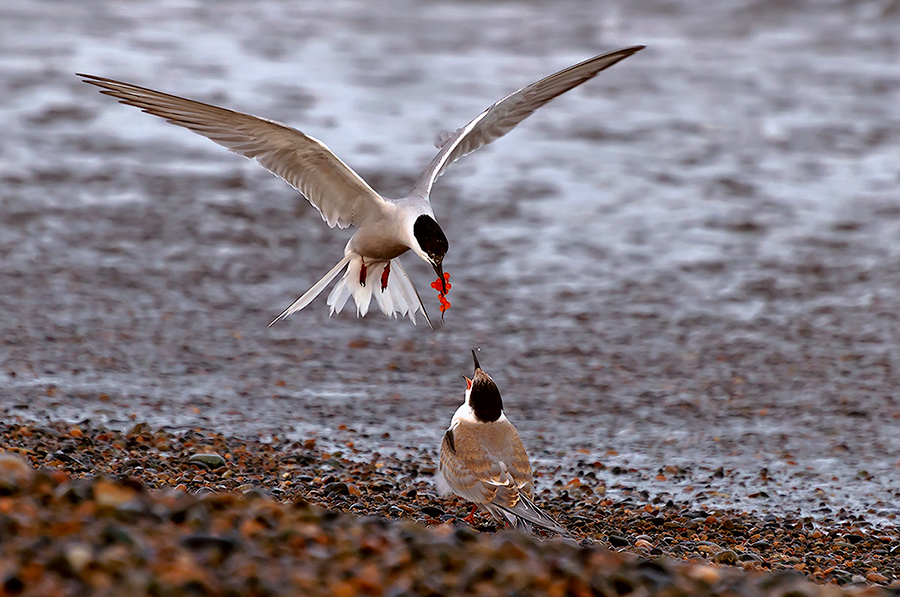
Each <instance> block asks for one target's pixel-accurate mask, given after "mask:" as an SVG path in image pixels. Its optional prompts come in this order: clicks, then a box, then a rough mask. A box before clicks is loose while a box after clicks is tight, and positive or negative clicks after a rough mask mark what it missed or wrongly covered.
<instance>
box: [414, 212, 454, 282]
mask: <svg viewBox="0 0 900 597" xmlns="http://www.w3.org/2000/svg"><path fill="white" fill-rule="evenodd" d="M413 236H415V237H416V242H418V243H419V246H420V247H422V250H423V251H424V252H425V255H426V256H427V257H428V259H429V260H430V261H431V267H433V268H434V273H436V274H437V277H438V280H440V281H441V292H443V293H444V294H447V281H446V280H445V279H444V268H443V267H442V266H441V262H442V261H444V255H446V254H447V249H448V248H450V244H449V243H448V242H447V237H446V236H444V231H443V230H441V227H440V226H438V223H437V222H435V221H434V218H432V217H431V216H428V215H425V214H422V215H421V216H419V217H418V218H416V223H415V224H413Z"/></svg>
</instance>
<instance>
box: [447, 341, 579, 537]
mask: <svg viewBox="0 0 900 597" xmlns="http://www.w3.org/2000/svg"><path fill="white" fill-rule="evenodd" d="M472 357H473V358H474V359H475V375H473V376H472V379H469V378H468V377H467V378H466V400H465V402H464V403H463V404H462V406H460V407H459V408H458V409H457V410H456V413H455V414H454V415H453V419H452V420H451V421H450V428H449V429H447V432H446V433H444V439H443V441H441V459H440V463H439V465H438V474H437V476H436V477H435V482H436V485H437V488H438V491H439V492H440V493H441V494H444V495H446V494H448V493H455V494H456V495H458V496H459V497H461V498H464V499H466V500H469V501H470V502H473V503H474V504H475V505H476V506H480V507H482V508H484V509H485V510H487V511H488V512H490V513H491V514H492V515H493V516H494V518H496V519H497V520H499V521H500V522H501V523H502V522H504V521H507V522H509V524H510V525H512V526H514V527H516V528H517V529H521V530H524V531H526V532H530V531H531V525H536V526H539V527H543V528H545V529H547V530H549V531H553V532H554V533H559V534H560V535H563V536H564V537H569V532H568V531H567V530H566V529H565V528H564V527H563V526H562V525H560V524H559V523H558V522H556V521H555V520H553V519H552V518H550V517H549V516H547V515H546V514H544V512H542V511H541V510H540V509H539V508H538V507H537V506H535V505H534V502H533V501H532V499H533V491H534V486H533V483H532V478H531V463H530V462H529V461H528V454H527V453H526V452H525V446H523V445H522V440H521V439H520V438H519V433H518V431H516V428H515V427H513V424H512V423H510V422H509V419H507V418H506V414H504V412H503V400H501V398H500V390H498V389H497V384H495V383H494V380H493V379H491V376H490V375H488V374H487V373H485V372H484V370H482V368H481V366H480V365H479V364H478V357H477V356H476V355H475V351H474V350H473V351H472ZM473 514H474V510H473ZM469 516H470V517H471V514H470V515H469Z"/></svg>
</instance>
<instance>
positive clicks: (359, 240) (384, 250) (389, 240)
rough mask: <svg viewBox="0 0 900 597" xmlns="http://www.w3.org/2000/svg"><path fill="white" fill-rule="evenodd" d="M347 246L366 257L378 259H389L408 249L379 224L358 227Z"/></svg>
mask: <svg viewBox="0 0 900 597" xmlns="http://www.w3.org/2000/svg"><path fill="white" fill-rule="evenodd" d="M349 248H350V250H351V251H353V252H355V253H357V254H359V255H362V256H363V257H364V258H366V259H375V260H378V261H389V260H391V259H394V258H395V257H399V256H400V255H403V254H404V253H406V252H407V251H408V250H409V247H408V246H406V244H405V243H403V242H402V241H401V240H400V239H399V238H398V237H397V235H395V234H392V233H391V231H390V230H389V229H386V228H382V227H380V226H379V227H374V226H371V227H366V228H360V229H359V230H358V231H357V232H356V234H354V235H353V238H351V239H350V243H349Z"/></svg>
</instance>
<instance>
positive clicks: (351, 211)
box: [78, 74, 385, 228]
mask: <svg viewBox="0 0 900 597" xmlns="http://www.w3.org/2000/svg"><path fill="white" fill-rule="evenodd" d="M78 76H79V77H81V78H82V79H83V80H84V82H85V83H90V84H91V85H96V86H97V87H100V88H101V89H102V91H101V93H103V94H105V95H109V96H112V97H115V98H117V99H119V100H120V102H121V103H123V104H127V105H129V106H134V107H135V108H140V109H141V110H142V111H143V112H146V113H147V114H152V115H154V116H159V117H160V118H165V119H166V121H167V122H170V123H172V124H177V125H178V126H183V127H185V128H186V129H189V130H191V131H193V132H195V133H197V134H200V135H203V136H204V137H207V138H208V139H211V140H213V141H215V142H216V143H218V144H219V145H222V146H223V147H225V148H227V149H229V150H231V151H233V152H235V153H237V154H239V155H242V156H244V157H246V158H250V159H256V160H257V161H258V162H259V163H260V165H261V166H262V167H263V168H265V169H266V170H269V171H270V172H272V173H273V174H275V175H276V176H278V177H280V178H282V179H284V180H285V181H286V182H287V183H288V184H290V185H291V186H292V187H294V188H295V189H297V190H298V191H300V193H302V194H303V196H304V197H306V198H307V199H308V200H309V202H310V203H312V204H313V206H315V208H316V209H318V210H319V212H320V213H321V214H322V218H323V219H324V220H325V221H326V222H328V225H329V226H331V227H332V228H333V227H334V226H339V227H341V228H346V227H347V226H350V225H357V226H358V225H359V224H360V223H361V222H362V221H364V220H365V219H366V218H368V217H370V216H372V215H375V214H377V213H378V212H379V211H380V210H381V208H382V207H383V206H384V203H385V200H384V199H383V198H382V197H381V196H380V195H379V194H378V193H376V192H375V190H374V189H372V187H370V186H369V185H368V184H367V183H366V181H364V180H363V179H362V178H361V177H360V176H359V175H358V174H357V173H356V172H354V171H353V170H352V169H351V168H350V167H349V166H348V165H347V164H345V163H344V162H342V161H341V160H340V158H338V157H337V156H336V155H334V153H332V151H331V150H330V149H328V147H326V146H325V144H324V143H322V142H321V141H319V140H317V139H314V138H313V137H310V136H308V135H304V134H303V133H301V132H300V131H298V130H297V129H294V128H291V127H289V126H287V125H284V124H281V123H279V122H275V121H273V120H267V119H265V118H260V117H258V116H253V115H251V114H244V113H242V112H235V111H234V110H228V109H226V108H219V107H217V106H212V105H210V104H204V103H202V102H197V101H194V100H189V99H186V98H183V97H178V96H175V95H169V94H168V93H162V92H160V91H153V90H152V89H147V88H145V87H139V86H137V85H132V84H130V83H123V82H121V81H115V80H113V79H106V78H103V77H97V76H94V75H85V74H78Z"/></svg>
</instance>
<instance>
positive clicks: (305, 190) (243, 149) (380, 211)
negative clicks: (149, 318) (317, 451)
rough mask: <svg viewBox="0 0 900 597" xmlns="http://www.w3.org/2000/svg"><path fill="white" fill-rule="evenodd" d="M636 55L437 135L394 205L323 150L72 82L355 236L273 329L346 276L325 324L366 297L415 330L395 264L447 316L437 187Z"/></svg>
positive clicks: (408, 290) (145, 95) (551, 80)
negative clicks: (271, 185) (186, 135)
mask: <svg viewBox="0 0 900 597" xmlns="http://www.w3.org/2000/svg"><path fill="white" fill-rule="evenodd" d="M643 47H644V46H632V47H629V48H623V49H621V50H615V51H613V52H609V53H606V54H602V55H600V56H595V57H594V58H590V59H588V60H585V61H584V62H580V63H578V64H576V65H574V66H570V67H568V68H566V69H563V70H561V71H559V72H557V73H555V74H552V75H550V76H549V77H545V78H543V79H541V80H540V81H537V82H535V83H532V84H531V85H528V86H526V87H523V88H522V89H519V90H518V91H516V92H514V93H511V94H509V95H507V96H506V97H504V98H503V99H501V100H500V101H498V102H497V103H495V104H493V105H492V106H490V107H489V108H488V109H487V110H485V111H484V112H482V113H481V114H479V115H478V116H477V117H475V119H474V120H472V121H471V122H469V123H468V124H467V125H465V126H464V127H462V128H459V129H457V130H455V131H453V132H452V133H445V134H443V135H441V137H440V139H439V140H438V143H437V147H438V148H439V150H438V153H437V155H436V156H435V157H434V158H433V159H432V160H431V162H430V163H429V164H428V166H427V167H426V168H425V170H424V171H423V172H422V173H421V174H420V175H419V178H418V179H417V180H416V183H415V186H414V187H413V189H412V191H410V193H409V194H408V195H407V196H406V197H402V198H400V199H388V198H385V197H382V196H381V195H379V194H378V193H377V192H375V190H374V189H373V188H372V187H371V186H369V184H368V183H367V182H366V181H365V180H363V179H362V177H360V176H359V175H358V174H357V173H356V172H354V171H353V170H352V169H351V168H350V167H349V166H348V165H347V164H345V163H344V162H343V161H341V159H340V158H338V157H337V156H336V155H335V154H334V153H332V151H331V150H330V149H328V147H326V146H325V144H324V143H322V142H321V141H319V140H318V139H314V138H313V137H310V136H309V135H306V134H304V133H302V132H300V131H298V130H297V129H294V128H292V127H290V126H287V125H285V124H282V123H280V122H275V121H273V120H268V119H266V118H261V117H259V116H253V115H250V114H245V113H242V112H236V111H234V110H229V109H227V108H220V107H217V106H213V105H210V104H205V103H202V102H198V101H194V100H190V99H187V98H183V97H178V96H176V95H170V94H168V93H163V92H161V91H154V90H152V89H148V88H146V87H139V86H138V85H133V84H131V83H124V82H122V81H116V80H113V79H107V78H105V77H98V76H96V75H88V74H82V73H78V76H79V77H81V78H82V79H83V80H84V82H86V83H89V84H91V85H96V86H97V87H100V88H101V93H103V94H105V95H109V96H112V97H115V98H117V99H119V100H120V103H123V104H127V105H129V106H134V107H136V108H140V109H141V110H142V111H143V112H146V113H148V114H152V115H154V116H159V117H160V118H164V119H165V120H166V121H167V122H170V123H172V124H176V125H179V126H182V127H184V128H187V129H189V130H191V131H193V132H195V133H198V134H200V135H203V136H204V137H207V138H209V139H211V140H212V141H214V142H216V143H218V144H219V145H222V146H223V147H225V148H227V149H229V150H231V151H233V152H235V153H237V154H239V155H242V156H244V157H246V158H249V159H256V160H257V161H258V162H259V164H260V165H261V166H262V167H263V168H265V169H267V170H269V171H270V172H272V173H273V174H275V175H276V176H278V177H280V178H282V179H283V180H284V181H285V182H287V183H288V184H289V185H291V186H292V187H294V188H295V189H296V190H297V191H299V192H300V193H301V194H302V195H303V196H304V197H306V199H307V200H308V201H309V202H310V203H312V205H313V206H314V207H315V208H316V209H318V210H319V212H320V213H321V215H322V218H323V219H324V220H325V221H326V222H327V223H328V225H329V226H330V227H332V228H333V227H335V226H338V227H339V228H346V227H348V226H356V228H357V230H356V233H355V234H353V236H352V237H351V238H350V240H349V241H348V242H347V245H346V246H345V247H344V257H343V259H341V260H340V261H339V262H338V263H337V265H335V266H334V267H333V268H332V269H331V271H329V272H328V273H327V274H325V275H324V276H323V277H322V278H321V279H320V280H319V281H318V282H316V283H315V284H313V286H312V287H311V288H310V289H309V290H307V291H306V293H304V294H303V296H301V297H300V298H298V299H297V300H296V301H294V302H293V303H292V304H291V305H290V306H289V307H288V308H287V309H285V310H284V311H283V312H282V313H281V314H280V315H279V316H278V317H276V318H275V320H274V321H272V323H275V322H276V321H278V320H280V319H284V318H286V317H287V316H289V315H291V314H292V313H296V312H297V311H300V310H301V309H303V308H304V307H306V306H307V305H309V304H310V303H311V302H312V301H313V299H315V298H316V296H318V295H319V294H320V293H321V292H322V291H323V290H324V289H325V288H326V287H327V286H328V284H330V283H331V281H332V280H334V279H335V278H336V277H337V276H338V275H340V274H341V272H344V275H343V276H342V277H341V279H340V281H339V282H338V283H337V284H336V285H335V286H334V288H333V289H332V291H331V293H330V294H329V295H328V301H327V302H328V305H329V306H330V307H331V314H332V315H334V314H335V313H339V312H340V311H341V310H342V309H343V308H344V305H345V304H346V303H347V300H348V299H349V298H350V297H351V296H352V297H353V299H354V301H355V302H356V311H357V316H364V315H365V314H366V313H367V312H368V310H369V304H370V303H371V299H372V297H373V296H374V297H375V300H376V302H377V304H378V307H379V308H380V309H381V311H382V312H384V313H385V314H386V315H388V316H389V317H396V316H397V315H398V314H399V315H400V316H401V317H403V316H404V315H406V316H408V317H409V319H410V320H411V321H412V322H413V323H414V324H415V322H416V313H417V312H418V311H419V310H420V309H421V311H422V315H423V316H424V317H425V320H426V321H427V322H428V324H429V326H431V320H430V319H429V317H428V314H427V313H426V311H425V306H424V304H423V303H422V299H421V298H420V297H419V294H418V292H417V291H416V288H415V286H414V285H413V283H412V281H411V280H410V278H409V276H407V274H406V272H405V271H404V270H403V266H402V265H401V264H400V260H399V259H398V258H399V257H400V255H402V254H403V253H405V252H406V251H409V250H411V251H413V252H414V253H415V254H416V255H418V256H419V257H420V258H421V259H422V260H424V261H425V262H427V263H428V264H430V265H431V266H432V267H433V268H434V271H435V273H436V274H437V276H438V280H437V281H436V282H435V283H434V285H433V286H434V287H435V288H436V289H437V290H438V291H439V295H440V298H441V312H442V313H443V311H444V310H445V308H446V307H447V306H449V303H447V302H446V301H445V299H444V295H445V294H446V293H447V291H448V290H449V284H448V282H447V279H446V276H445V275H444V271H443V260H444V256H445V255H446V253H447V249H448V246H449V245H448V242H447V237H446V236H445V235H444V232H443V230H441V227H440V226H439V225H438V223H437V221H436V220H435V217H434V211H433V210H432V207H431V202H430V200H429V195H430V193H431V187H432V185H433V184H434V182H435V181H436V180H437V178H438V177H439V176H440V175H441V174H442V173H443V172H444V170H445V169H446V168H447V166H448V165H450V164H451V163H453V162H454V161H456V160H458V159H459V158H461V157H463V156H464V155H467V154H469V153H472V152H473V151H475V150H476V149H478V148H480V147H482V146H484V145H487V144H488V143H491V142H493V141H495V140H497V139H499V138H500V137H502V136H503V135H505V134H506V133H508V132H509V131H510V130H512V129H513V127H515V126H516V125H517V124H519V123H520V122H522V120H524V119H525V118H527V117H528V116H529V115H530V114H531V113H532V112H534V111H535V110H537V109H538V108H540V107H541V106H543V105H544V104H546V103H547V102H549V101H550V100H552V99H553V98H555V97H557V96H558V95H560V94H562V93H565V92H566V91H569V90H570V89H573V88H575V87H577V86H579V85H581V84H582V83H584V82H586V81H588V80H590V79H592V78H593V77H594V76H595V75H597V74H598V73H599V72H601V71H603V70H604V69H607V68H609V67H610V66H612V65H614V64H616V63H617V62H619V61H620V60H624V59H625V58H627V57H629V56H631V55H632V54H634V53H635V52H638V51H639V50H641V49H643ZM270 325H271V324H270ZM432 327H433V326H432Z"/></svg>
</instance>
